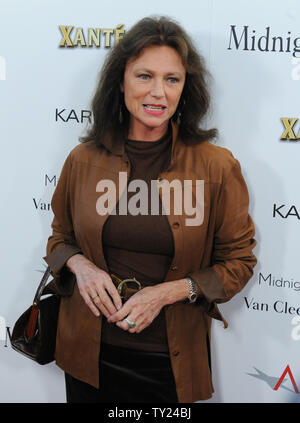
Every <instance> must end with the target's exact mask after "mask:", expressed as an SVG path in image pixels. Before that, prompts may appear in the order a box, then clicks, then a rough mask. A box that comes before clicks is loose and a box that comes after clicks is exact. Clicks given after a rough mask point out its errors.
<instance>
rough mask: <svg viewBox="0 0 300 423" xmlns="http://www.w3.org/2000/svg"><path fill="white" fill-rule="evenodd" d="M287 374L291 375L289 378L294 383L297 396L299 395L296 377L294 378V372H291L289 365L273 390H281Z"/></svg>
mask: <svg viewBox="0 0 300 423" xmlns="http://www.w3.org/2000/svg"><path fill="white" fill-rule="evenodd" d="M286 374H288V375H289V377H290V379H291V382H292V384H293V387H294V389H295V392H296V394H299V391H298V387H297V385H296V382H295V379H294V376H293V374H292V371H291V369H290V366H289V365H287V366H286V368H285V369H284V372H283V373H282V375H281V376H280V378H279V380H278V382H277V383H276V385H275V387H274V388H273V389H274V391H277V389H278V388H279V386H280V385H281V384H282V382H283V380H284V377H285V375H286Z"/></svg>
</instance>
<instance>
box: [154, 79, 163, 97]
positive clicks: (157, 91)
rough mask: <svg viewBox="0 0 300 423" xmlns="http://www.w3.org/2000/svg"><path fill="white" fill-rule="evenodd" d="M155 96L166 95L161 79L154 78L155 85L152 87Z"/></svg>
mask: <svg viewBox="0 0 300 423" xmlns="http://www.w3.org/2000/svg"><path fill="white" fill-rule="evenodd" d="M151 95H152V96H153V97H163V96H164V95H165V90H164V83H163V81H162V80H160V79H153V86H152V89H151Z"/></svg>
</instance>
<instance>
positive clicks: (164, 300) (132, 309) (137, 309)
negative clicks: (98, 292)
mask: <svg viewBox="0 0 300 423" xmlns="http://www.w3.org/2000/svg"><path fill="white" fill-rule="evenodd" d="M188 294H189V284H188V282H187V280H186V279H179V280H176V281H169V282H163V283H161V284H158V285H154V286H147V287H146V288H143V289H141V290H140V291H138V292H136V293H135V294H134V295H133V296H132V297H130V298H129V300H127V301H126V303H125V304H123V306H122V308H121V309H120V310H119V311H117V312H116V313H114V314H112V315H111V316H110V317H109V318H108V319H107V321H108V322H110V323H116V325H117V326H119V327H120V328H121V329H124V330H128V331H129V332H131V333H139V332H141V331H142V330H143V329H145V328H146V327H147V326H149V325H150V324H151V323H152V321H153V320H154V319H155V317H156V316H157V315H158V314H159V312H160V310H161V309H162V308H163V307H164V306H165V305H167V304H173V303H175V302H177V301H182V300H185V299H186V298H187V296H188ZM126 318H127V319H128V320H129V322H132V323H135V327H134V328H132V329H131V328H130V326H129V324H128V323H127V322H126V320H125V319H126Z"/></svg>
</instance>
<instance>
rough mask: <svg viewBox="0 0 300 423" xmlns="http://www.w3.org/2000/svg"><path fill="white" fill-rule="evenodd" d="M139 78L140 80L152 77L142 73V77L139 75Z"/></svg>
mask: <svg viewBox="0 0 300 423" xmlns="http://www.w3.org/2000/svg"><path fill="white" fill-rule="evenodd" d="M139 78H140V79H149V78H150V75H147V74H145V73H142V74H141V75H139Z"/></svg>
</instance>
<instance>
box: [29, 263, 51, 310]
mask: <svg viewBox="0 0 300 423" xmlns="http://www.w3.org/2000/svg"><path fill="white" fill-rule="evenodd" d="M50 275H51V269H50V266H48V267H47V269H46V271H45V273H44V275H43V277H42V280H41V282H40V284H39V286H38V288H37V290H36V293H35V297H34V300H33V305H39V303H40V300H41V296H42V293H43V289H44V288H45V285H46V283H47V281H48V279H49V276H50Z"/></svg>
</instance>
